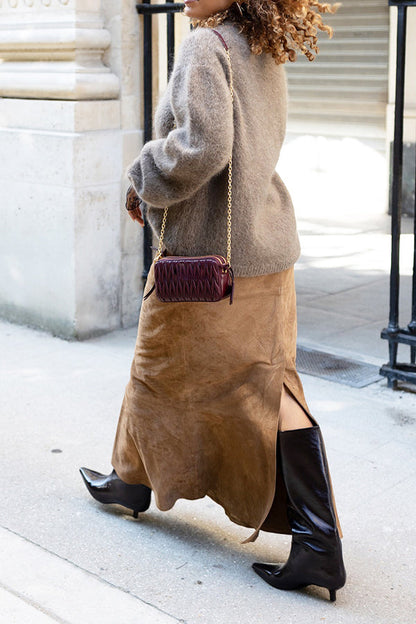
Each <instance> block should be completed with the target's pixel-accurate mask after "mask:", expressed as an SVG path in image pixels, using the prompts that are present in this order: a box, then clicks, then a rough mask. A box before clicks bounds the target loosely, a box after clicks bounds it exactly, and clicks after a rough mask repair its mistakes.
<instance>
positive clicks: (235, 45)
mask: <svg viewBox="0 0 416 624" xmlns="http://www.w3.org/2000/svg"><path fill="white" fill-rule="evenodd" d="M216 30H218V32H219V33H220V34H221V35H222V36H223V38H224V39H225V41H226V43H227V45H228V47H229V50H230V56H231V65H232V71H233V83H234V106H232V102H231V94H230V87H229V84H230V75H229V74H230V72H229V64H228V60H227V55H226V52H225V49H224V46H223V44H222V43H221V41H220V39H219V37H218V36H217V35H216V34H215V33H214V32H212V30H211V28H206V27H205V28H203V27H199V28H196V29H194V30H193V31H191V32H190V33H189V35H187V36H186V38H185V39H184V40H183V42H182V44H181V46H180V48H179V50H178V54H177V58H176V61H175V63H174V68H173V71H172V74H171V77H170V80H169V82H168V86H167V88H166V91H165V93H164V94H163V96H162V97H161V98H160V100H159V103H158V106H157V109H156V113H155V121H154V129H155V137H156V138H155V139H154V140H152V141H148V142H147V143H146V144H145V145H144V146H143V148H142V150H141V152H140V154H139V156H138V157H137V158H136V160H135V161H134V162H133V163H132V164H131V165H130V166H129V167H128V169H127V176H128V177H129V179H130V181H131V183H132V184H133V186H134V188H135V190H136V192H137V194H138V196H139V197H140V198H141V199H142V201H143V204H142V208H143V212H144V213H145V215H146V217H147V219H148V221H149V223H150V225H151V228H152V230H153V231H154V232H155V234H156V236H157V237H159V235H160V227H161V221H162V216H163V208H164V207H165V206H169V211H168V216H167V223H166V230H165V236H164V244H165V247H166V249H167V253H168V254H170V255H183V256H199V255H209V254H214V253H215V254H221V255H224V256H225V255H226V217H227V184H228V160H229V158H230V155H231V152H232V154H233V186H232V257H231V265H232V267H233V269H234V273H235V275H236V276H254V275H263V274H268V273H277V272H280V271H283V270H285V269H287V268H289V267H291V266H292V265H293V264H294V263H295V262H296V260H297V259H298V257H299V254H300V245H299V238H298V234H297V228H296V220H295V215H294V211H293V206H292V201H291V198H290V195H289V193H288V191H287V189H286V187H285V185H284V184H283V182H282V180H281V179H280V177H279V176H278V174H277V173H276V171H275V167H276V164H277V161H278V158H279V153H280V149H281V146H282V143H283V139H284V136H285V128H286V115H287V85H286V76H285V70H284V67H283V66H282V65H277V64H276V63H275V61H274V59H273V58H272V56H271V54H265V53H263V54H261V55H255V54H253V53H252V52H251V50H250V48H249V45H248V42H247V40H246V37H245V36H244V34H241V33H239V28H238V26H236V25H235V24H233V23H232V22H231V21H229V20H226V21H225V22H224V23H223V24H221V25H220V26H218V27H217V28H216ZM175 124H176V128H175V127H174V125H175Z"/></svg>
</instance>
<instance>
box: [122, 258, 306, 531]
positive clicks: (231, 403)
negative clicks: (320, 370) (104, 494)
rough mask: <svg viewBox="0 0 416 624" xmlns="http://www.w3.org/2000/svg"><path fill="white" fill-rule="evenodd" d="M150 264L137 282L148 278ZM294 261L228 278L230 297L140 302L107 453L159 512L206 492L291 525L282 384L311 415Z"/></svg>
mask: <svg viewBox="0 0 416 624" xmlns="http://www.w3.org/2000/svg"><path fill="white" fill-rule="evenodd" d="M153 276H154V263H153V264H152V265H151V268H150V271H149V275H148V278H147V282H146V286H145V292H148V290H149V289H150V288H151V286H152V285H153V283H154V277H153ZM295 361H296V294H295V282H294V269H293V267H291V268H289V269H287V270H285V271H282V272H280V273H272V274H268V275H261V276H256V277H236V278H235V286H234V302H233V304H232V305H230V304H229V299H224V300H222V301H219V302H215V303H211V302H209V303H183V302H181V303H163V302H161V301H159V299H157V297H156V295H155V294H154V293H153V294H152V295H151V296H150V297H149V298H148V299H147V300H146V301H143V304H142V308H141V311H140V319H139V325H138V333H137V341H136V346H135V351H134V357H133V362H132V365H131V371H130V380H129V382H128V384H127V387H126V391H125V395H124V399H123V403H122V407H121V412H120V416H119V420H118V425H117V430H116V436H115V440H114V446H113V453H112V460H111V463H112V465H113V467H114V469H115V471H116V473H117V475H118V476H119V477H120V478H121V479H122V480H123V481H125V482H126V483H130V484H134V483H142V484H144V485H147V486H149V487H150V488H152V490H153V492H154V497H155V502H156V505H157V507H158V508H159V509H160V510H162V511H166V510H168V509H170V508H171V507H172V506H173V505H174V504H175V501H176V500H177V499H178V498H187V499H197V498H202V497H204V496H209V497H211V498H212V499H213V500H214V501H215V502H217V503H218V504H219V505H221V506H222V507H223V508H224V511H225V513H226V514H227V515H228V517H229V518H230V519H231V520H232V521H233V522H235V523H237V524H239V525H242V526H245V527H248V528H251V529H254V532H251V534H250V535H249V536H248V538H247V539H246V540H244V541H245V542H249V541H254V540H255V539H256V537H257V536H258V533H259V531H260V529H262V530H267V531H272V532H276V533H290V529H289V525H288V522H287V518H286V512H285V510H286V492H285V489H284V484H283V481H282V479H281V476H280V475H279V470H278V464H279V461H278V455H277V435H278V428H279V408H280V397H281V393H282V388H283V384H284V385H285V386H286V388H287V390H288V391H289V392H290V393H291V394H292V396H293V397H294V398H295V399H296V400H297V401H298V403H300V405H301V406H302V407H303V409H304V410H305V411H306V413H307V414H308V415H309V416H311V414H310V412H309V408H308V405H307V404H306V401H305V397H304V393H303V388H302V383H301V381H300V379H299V376H298V374H297V372H296V362H295Z"/></svg>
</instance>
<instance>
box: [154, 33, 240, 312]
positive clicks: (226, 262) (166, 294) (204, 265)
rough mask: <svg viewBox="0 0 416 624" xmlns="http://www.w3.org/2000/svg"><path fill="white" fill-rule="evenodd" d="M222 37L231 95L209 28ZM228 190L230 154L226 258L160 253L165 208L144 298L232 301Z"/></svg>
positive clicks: (173, 300) (172, 300)
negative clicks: (221, 57)
mask: <svg viewBox="0 0 416 624" xmlns="http://www.w3.org/2000/svg"><path fill="white" fill-rule="evenodd" d="M212 30H213V32H215V33H216V34H217V35H218V37H219V38H220V39H221V41H222V43H223V45H224V47H225V51H226V53H227V58H228V62H229V66H230V78H231V82H230V92H231V101H232V102H233V101H234V97H233V74H232V68H231V59H230V53H229V49H228V46H227V44H226V43H225V41H224V39H223V37H222V36H221V35H220V33H219V32H218V31H216V30H214V29H212ZM231 190H232V155H231V157H230V160H229V163H228V212H227V257H226V258H225V257H224V256H221V255H218V254H214V255H211V256H195V257H191V256H167V255H164V253H165V252H163V253H162V245H163V236H164V233H165V226H166V218H167V213H168V208H167V207H166V208H165V209H164V214H163V220H162V226H161V231H160V238H159V248H158V251H157V254H156V257H155V260H154V277H155V283H154V286H153V287H152V288H151V290H150V291H149V292H148V293H147V294H146V295H145V296H144V297H143V299H144V300H145V299H147V298H148V297H149V296H150V295H151V294H152V292H153V291H154V290H155V291H156V296H157V297H158V299H160V301H165V302H180V301H189V302H190V301H195V302H196V301H200V302H207V301H220V300H221V299H225V298H226V297H230V304H232V302H233V291H234V274H233V270H232V268H231V204H232V201H231Z"/></svg>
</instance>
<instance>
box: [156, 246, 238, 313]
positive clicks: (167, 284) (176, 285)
mask: <svg viewBox="0 0 416 624" xmlns="http://www.w3.org/2000/svg"><path fill="white" fill-rule="evenodd" d="M154 269H155V286H156V295H157V297H158V299H160V300H161V301H176V302H179V301H220V300H221V299H224V298H225V297H228V296H229V295H231V291H232V285H233V274H232V269H231V268H230V267H229V265H228V264H227V261H226V260H225V258H223V257H222V256H198V257H188V256H165V257H164V258H161V259H160V260H158V261H157V262H156V263H155V266H154ZM230 303H231V301H230Z"/></svg>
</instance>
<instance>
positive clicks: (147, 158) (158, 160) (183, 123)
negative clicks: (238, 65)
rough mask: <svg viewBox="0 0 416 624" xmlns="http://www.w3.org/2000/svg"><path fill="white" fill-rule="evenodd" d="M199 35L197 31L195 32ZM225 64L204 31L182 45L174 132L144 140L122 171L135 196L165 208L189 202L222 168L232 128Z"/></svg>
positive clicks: (175, 76) (174, 90)
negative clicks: (132, 187) (128, 180)
mask: <svg viewBox="0 0 416 624" xmlns="http://www.w3.org/2000/svg"><path fill="white" fill-rule="evenodd" d="M198 31H199V32H198ZM228 74H229V71H228V60H227V57H226V53H225V50H224V48H223V46H222V44H221V42H220V41H219V40H218V38H217V36H216V35H215V33H212V32H210V29H209V28H199V29H196V30H195V31H192V32H191V33H190V34H189V35H188V37H187V38H186V39H185V40H184V42H183V44H182V46H181V48H180V51H179V53H178V59H177V62H176V63H175V66H174V69H173V72H172V76H171V78H170V80H171V85H170V86H171V108H172V112H173V116H174V119H175V124H176V128H174V129H173V130H171V131H170V132H169V134H168V135H167V136H166V137H165V138H159V139H155V140H152V141H148V142H147V143H146V144H145V145H144V146H143V148H142V150H141V152H140V154H139V156H138V157H137V158H136V160H135V161H134V162H133V163H132V164H131V165H130V166H129V168H128V169H127V176H128V177H129V179H130V181H131V183H132V184H133V186H134V188H135V190H136V192H137V194H138V195H139V197H140V198H141V199H142V200H144V201H145V202H146V203H147V204H149V205H151V206H154V207H160V208H164V207H165V206H169V205H171V204H175V203H178V202H181V201H183V200H186V199H188V198H189V197H191V196H192V195H193V194H194V193H196V191H198V189H199V188H201V187H202V186H203V185H204V184H205V183H206V182H207V181H208V180H209V179H210V178H212V177H213V176H215V175H216V174H217V173H219V172H220V171H222V169H223V168H224V167H225V166H226V165H227V163H228V161H229V158H230V156H231V153H232V146H233V138H234V127H233V108H232V101H231V93H230V87H229V75H228Z"/></svg>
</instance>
